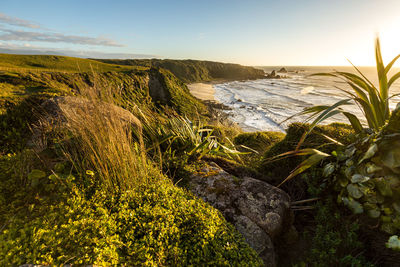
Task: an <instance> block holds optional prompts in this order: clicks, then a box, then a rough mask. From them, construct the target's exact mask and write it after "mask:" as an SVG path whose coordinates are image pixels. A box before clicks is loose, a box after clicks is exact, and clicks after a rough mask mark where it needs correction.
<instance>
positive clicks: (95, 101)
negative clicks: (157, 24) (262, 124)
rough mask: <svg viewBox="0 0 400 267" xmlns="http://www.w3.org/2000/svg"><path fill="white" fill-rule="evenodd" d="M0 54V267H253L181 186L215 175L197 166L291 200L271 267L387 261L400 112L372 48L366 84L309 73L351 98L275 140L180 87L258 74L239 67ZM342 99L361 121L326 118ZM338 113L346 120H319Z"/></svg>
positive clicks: (228, 227)
mask: <svg viewBox="0 0 400 267" xmlns="http://www.w3.org/2000/svg"><path fill="white" fill-rule="evenodd" d="M0 58H1V59H2V60H0V265H5V266H7V265H22V264H26V263H29V264H47V265H65V264H75V265H90V264H96V265H100V266H109V265H144V266H160V265H161V266H163V265H165V266H186V265H190V266H262V264H263V262H262V260H261V259H260V255H259V254H258V253H257V252H256V251H255V249H254V248H251V247H250V246H249V245H248V242H246V241H248V239H245V238H244V237H243V236H242V234H240V233H239V231H238V229H237V225H235V226H233V225H232V224H231V223H230V222H228V221H229V216H228V217H226V218H224V216H223V215H222V213H221V212H220V211H218V210H217V209H216V208H214V207H212V206H210V205H209V204H207V203H206V202H205V201H203V200H202V199H200V198H197V197H196V196H194V195H193V194H192V193H191V192H190V191H189V189H190V188H189V187H186V186H187V184H188V182H190V181H189V180H190V179H191V177H193V175H197V174H199V173H200V174H201V175H202V176H201V177H203V178H204V179H203V180H205V179H206V178H207V177H209V176H212V175H213V173H212V172H213V171H212V168H210V166H209V163H210V162H214V163H217V164H218V165H219V166H220V167H221V168H222V169H223V171H224V172H226V173H229V175H232V176H231V177H232V180H233V181H234V183H237V184H239V183H240V181H242V180H240V179H242V178H243V177H246V176H251V177H253V178H257V179H259V180H263V181H265V182H267V183H269V184H272V185H274V186H279V187H280V188H281V189H282V190H283V191H285V192H286V193H287V194H288V195H289V196H290V198H291V207H290V213H291V215H290V214H289V215H287V217H293V218H294V221H291V222H290V224H292V223H293V226H294V228H295V229H297V230H293V228H290V226H291V225H286V226H285V227H286V228H285V229H292V230H291V231H289V230H288V231H287V233H282V234H281V235H280V236H278V237H275V239H274V240H273V242H274V244H273V246H275V250H276V253H277V263H278V265H279V266H327V265H328V266H374V264H376V265H388V266H390V265H391V264H392V263H396V262H398V259H399V254H398V253H399V252H397V251H396V250H398V249H399V245H398V244H399V239H398V235H399V229H400V226H399V220H400V215H399V214H400V208H399V207H400V204H399V195H400V192H399V186H400V182H399V177H398V175H399V168H400V164H399V162H398V159H399V158H400V155H399V151H400V148H399V131H400V129H399V120H400V117H399V116H400V109H399V108H397V109H395V110H393V111H391V110H390V109H389V100H390V96H389V89H390V86H391V85H392V84H393V83H394V82H395V81H396V79H398V78H400V74H399V73H397V74H395V75H394V76H392V77H391V78H388V77H387V74H388V72H389V70H390V68H391V66H392V65H393V63H394V62H395V61H396V59H397V58H399V57H396V58H395V59H394V60H393V61H392V62H391V63H389V64H388V65H387V66H384V65H383V63H382V59H381V55H380V48H379V42H378V41H377V43H376V58H377V71H378V76H379V86H375V85H373V84H372V83H371V82H369V81H368V80H367V79H366V78H365V77H363V75H362V74H361V73H360V75H355V74H350V73H345V72H335V73H332V74H320V75H324V76H329V77H332V76H334V77H341V78H343V79H344V80H345V81H346V82H347V84H348V85H349V86H350V87H349V88H350V90H347V89H345V92H346V93H347V94H348V95H349V96H350V99H346V100H343V101H340V102H338V103H336V104H335V105H333V106H317V107H311V108H308V109H306V110H305V111H304V113H306V114H312V115H314V117H313V118H315V120H314V121H313V122H311V123H293V124H291V125H289V127H288V128H287V129H286V133H280V132H254V133H244V132H243V131H241V129H240V128H238V127H235V126H234V125H232V124H229V123H227V122H226V121H224V120H219V119H217V118H216V116H215V112H216V111H215V106H212V105H209V104H207V103H205V102H202V101H200V100H199V99H196V98H195V97H193V96H192V95H191V94H190V92H189V90H188V89H187V87H186V85H185V83H189V82H198V81H212V80H214V81H215V80H220V79H257V78H261V77H263V72H262V71H260V70H256V69H254V68H251V67H243V66H240V65H236V64H223V63H217V62H209V61H195V60H159V59H151V60H89V59H75V58H69V57H61V56H19V55H0ZM75 66H76V67H75ZM351 90H352V91H351ZM350 101H355V102H357V103H358V104H359V105H360V107H361V108H362V109H363V111H364V114H365V116H366V121H367V123H368V126H367V125H363V124H362V123H361V122H360V121H359V119H358V118H356V117H355V116H354V115H353V114H351V113H348V112H345V111H344V110H341V109H339V108H340V106H341V105H345V104H348V103H349V102H350ZM339 113H342V114H343V115H344V116H346V117H347V118H348V119H349V122H350V124H343V123H333V124H330V125H319V124H320V123H321V122H322V121H323V120H324V119H327V118H329V117H331V116H332V115H335V114H339ZM367 127H368V128H367ZM294 155H296V156H297V157H293V156H294ZM310 156H311V157H310ZM203 167H207V168H208V169H209V170H211V171H210V172H209V173H203V170H204V169H207V168H203ZM296 175H298V176H300V177H297V178H294V176H296ZM283 181H284V182H283ZM282 182H283V183H282ZM232 188H234V187H232ZM223 189H224V188H222V189H221V188H218V187H215V188H214V189H213V190H215V192H214V193H215V195H216V196H218V194H221V192H224V191H223ZM276 190H278V189H276ZM286 193H284V192H282V194H286ZM249 201H252V199H251V198H250V200H249ZM263 205H264V204H263ZM248 208H249V209H250V208H251V207H248ZM285 223H287V222H285ZM288 224H289V223H288ZM235 227H236V229H235ZM251 229H252V228H251ZM268 238H269V237H268ZM269 240H270V239H269ZM270 242H272V241H270Z"/></svg>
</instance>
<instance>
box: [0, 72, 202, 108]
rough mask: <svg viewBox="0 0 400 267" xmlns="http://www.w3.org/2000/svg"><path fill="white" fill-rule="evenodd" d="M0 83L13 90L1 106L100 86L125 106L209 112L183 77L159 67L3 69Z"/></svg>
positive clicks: (4, 98)
mask: <svg viewBox="0 0 400 267" xmlns="http://www.w3.org/2000/svg"><path fill="white" fill-rule="evenodd" d="M0 86H1V87H2V88H5V89H6V91H9V92H10V94H8V95H4V96H1V97H0V104H2V105H1V106H2V107H5V106H6V105H7V103H8V104H10V103H11V104H12V103H17V102H19V101H21V100H22V99H24V98H26V97H29V96H32V95H41V96H44V97H46V96H47V97H53V96H61V95H76V94H84V92H85V91H87V90H93V88H94V87H98V88H103V89H102V90H104V88H105V90H109V92H111V94H112V95H113V96H115V97H116V98H117V102H118V104H119V105H121V106H123V107H126V106H128V105H130V104H132V103H135V104H138V105H139V106H143V105H146V106H147V107H150V108H153V107H156V106H157V107H160V105H163V106H169V107H171V108H173V109H175V110H176V111H177V112H178V113H182V114H185V115H188V116H190V115H191V114H192V112H194V111H196V112H199V113H202V112H206V108H205V106H204V105H203V104H202V103H201V102H200V101H199V100H197V99H196V98H194V97H193V96H192V95H191V94H190V92H189V90H188V89H187V87H186V85H185V84H184V83H183V82H182V81H180V80H179V79H177V78H176V77H175V76H174V75H173V74H171V73H170V72H169V71H166V70H163V69H158V68H150V69H144V70H130V71H109V72H103V73H86V72H80V73H66V72H44V71H43V72H18V71H15V72H3V73H0ZM91 88H92V89H91Z"/></svg>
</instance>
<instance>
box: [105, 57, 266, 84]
mask: <svg viewBox="0 0 400 267" xmlns="http://www.w3.org/2000/svg"><path fill="white" fill-rule="evenodd" d="M98 61H100V62H105V63H110V64H120V65H126V66H145V67H157V68H163V69H166V70H169V71H170V72H172V73H173V74H174V75H175V76H176V77H178V78H179V79H180V80H182V81H183V82H186V83H193V82H201V81H212V80H248V79H261V78H263V77H264V71H263V70H260V69H256V68H253V67H249V66H242V65H239V64H229V63H220V62H213V61H204V60H174V59H127V60H121V59H98Z"/></svg>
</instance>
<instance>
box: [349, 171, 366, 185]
mask: <svg viewBox="0 0 400 267" xmlns="http://www.w3.org/2000/svg"><path fill="white" fill-rule="evenodd" d="M368 180H369V177H367V176H364V175H361V174H358V173H357V174H354V175H353V176H352V177H351V182H352V183H364V182H366V181H368Z"/></svg>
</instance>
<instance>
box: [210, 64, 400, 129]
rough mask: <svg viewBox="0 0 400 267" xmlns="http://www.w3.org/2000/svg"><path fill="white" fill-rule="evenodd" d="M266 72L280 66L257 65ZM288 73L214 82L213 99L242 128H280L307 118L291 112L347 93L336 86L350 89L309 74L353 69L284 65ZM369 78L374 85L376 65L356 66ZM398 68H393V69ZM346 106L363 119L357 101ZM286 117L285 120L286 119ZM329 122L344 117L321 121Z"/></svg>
mask: <svg viewBox="0 0 400 267" xmlns="http://www.w3.org/2000/svg"><path fill="white" fill-rule="evenodd" d="M257 68H261V69H263V70H264V71H265V72H266V73H270V72H271V71H272V70H275V71H276V72H277V71H278V70H280V69H281V67H257ZM285 69H286V70H287V71H288V72H287V73H280V72H277V73H276V74H278V75H283V76H285V77H286V78H282V79H259V80H249V81H233V82H226V83H222V84H215V85H213V87H214V89H215V95H214V97H215V100H217V101H218V102H221V103H223V104H225V105H226V106H228V107H230V108H231V110H227V111H225V112H226V113H227V114H228V115H229V118H230V119H231V120H232V121H234V122H236V123H238V124H239V126H240V127H241V128H242V129H243V130H245V131H249V132H252V131H282V132H284V131H285V129H286V128H287V126H288V125H289V124H290V123H292V122H296V121H297V122H306V121H307V116H294V117H293V118H291V119H289V120H287V119H288V118H289V117H291V116H293V115H295V114H297V113H299V112H300V111H302V110H303V109H304V108H305V107H310V106H313V105H331V104H333V103H335V102H337V101H339V100H341V99H345V98H347V95H346V94H345V93H344V92H342V91H341V90H340V89H338V88H342V89H349V86H348V85H346V83H345V82H343V81H342V80H338V79H335V78H330V77H326V76H312V77H310V76H309V75H310V74H312V73H319V72H331V71H334V70H337V71H347V72H352V73H355V71H354V69H353V68H352V67H297V66H296V67H285ZM359 69H360V70H361V71H362V72H363V73H364V74H365V75H366V76H367V78H368V79H370V80H371V82H372V83H374V84H375V85H376V86H377V81H378V78H377V74H376V68H375V67H360V68H359ZM398 71H400V69H399V68H395V69H393V70H392V71H391V72H390V73H389V76H391V74H392V73H394V72H398ZM389 93H390V95H392V94H398V93H400V79H399V80H398V81H397V82H395V83H394V84H393V85H392V87H391V89H390V92H389ZM390 102H391V104H390V107H391V108H392V109H393V108H395V106H396V104H397V103H399V102H400V96H396V97H393V98H392V99H391V100H390ZM343 109H345V110H348V111H352V112H353V113H355V114H356V115H357V117H358V118H359V119H360V120H361V121H362V122H363V123H365V120H364V119H363V114H362V112H361V111H360V109H359V108H358V106H356V105H348V106H344V108H343ZM285 120H286V121H285ZM332 122H345V123H348V121H347V119H346V118H345V117H344V116H342V115H337V116H334V117H332V118H330V119H328V120H327V121H325V122H324V124H327V123H332Z"/></svg>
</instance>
